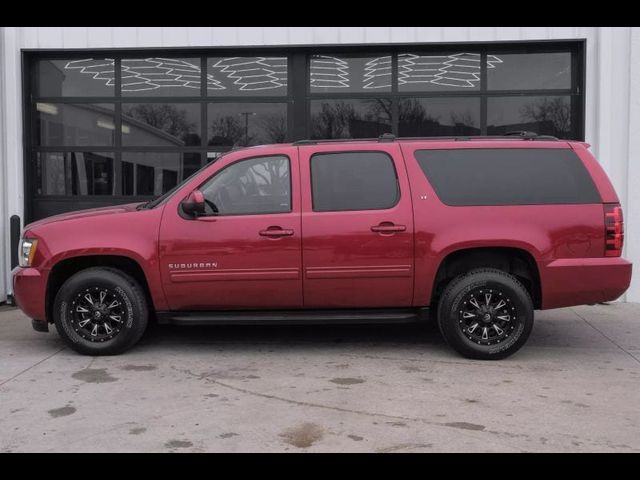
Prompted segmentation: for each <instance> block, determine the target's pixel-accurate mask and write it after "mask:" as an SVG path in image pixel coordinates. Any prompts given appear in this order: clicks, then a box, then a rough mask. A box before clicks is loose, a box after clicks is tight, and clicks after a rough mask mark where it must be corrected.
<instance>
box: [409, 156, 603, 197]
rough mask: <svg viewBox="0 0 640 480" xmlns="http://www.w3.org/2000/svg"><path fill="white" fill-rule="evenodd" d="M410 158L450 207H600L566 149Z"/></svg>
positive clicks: (584, 172)
mask: <svg viewBox="0 0 640 480" xmlns="http://www.w3.org/2000/svg"><path fill="white" fill-rule="evenodd" d="M415 157H416V160H417V162H418V164H419V165H420V168H421V169H422V171H423V172H424V174H425V175H426V177H427V180H429V183H431V185H432V186H433V188H434V190H435V191H436V194H437V195H438V197H439V198H440V200H441V201H442V202H443V203H445V204H447V205H451V206H463V205H546V204H580V203H600V202H601V198H600V194H599V193H598V190H597V189H596V186H595V185H594V183H593V180H592V179H591V176H590V175H589V173H588V172H587V170H586V168H585V167H584V165H583V164H582V161H581V160H580V159H579V158H578V156H577V155H576V154H575V152H574V151H573V150H569V149H566V150H565V149H542V148H531V149H526V148H518V149H507V148H505V149H457V150H456V149H451V150H418V151H416V153H415Z"/></svg>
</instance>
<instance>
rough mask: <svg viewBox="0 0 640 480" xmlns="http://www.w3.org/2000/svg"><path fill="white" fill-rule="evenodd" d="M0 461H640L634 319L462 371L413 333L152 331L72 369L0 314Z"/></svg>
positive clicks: (559, 318) (553, 319)
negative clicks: (75, 456) (600, 456)
mask: <svg viewBox="0 0 640 480" xmlns="http://www.w3.org/2000/svg"><path fill="white" fill-rule="evenodd" d="M0 309H2V311H0V451H2V452H10V451H13V452H20V451H80V452H101V451H176V452H186V451H188V452H204V451H222V452H239V451H260V452H263V451H268V452H273V451H275V452H281V451H290V452H303V451H309V452H324V451H332V452H336V451H338V452H339V451H345V452H346V451H355V452H436V451H506V452H511V451H577V452H582V451H604V452H608V451H615V452H632V451H635V452H638V451H640V305H638V304H613V305H598V306H593V307H579V308H571V309H563V310H556V311H549V312H542V313H538V314H537V316H536V325H535V327H534V330H533V333H532V335H531V338H530V340H529V342H528V344H527V345H526V346H525V347H524V348H523V349H522V350H521V351H520V352H518V353H517V354H516V355H515V356H513V357H511V358H509V359H507V360H503V361H499V362H479V361H470V360H465V359H463V358H461V357H459V356H457V355H456V354H455V353H453V352H452V351H451V350H449V349H448V348H447V347H446V345H444V343H443V341H442V340H441V338H440V336H439V335H438V333H437V330H436V329H435V328H434V326H432V325H428V326H353V327H326V326H325V327H321V326H320V327H312V326H303V327H210V328H200V327H192V328H178V327H155V328H153V329H152V330H151V331H150V332H148V334H147V335H145V337H144V338H143V340H142V342H141V344H140V345H138V346H137V347H136V348H135V349H134V350H133V351H131V352H130V353H128V354H125V355H122V356H118V357H98V358H91V357H83V356H80V355H77V354H75V353H74V352H73V351H70V350H69V349H67V348H64V345H63V343H62V342H61V340H60V339H59V338H58V336H57V334H56V333H55V330H53V331H52V332H51V333H49V334H42V333H37V332H34V331H32V330H31V325H30V322H29V320H28V319H27V318H25V317H24V316H23V315H22V314H21V313H20V312H19V311H17V310H15V309H9V308H6V307H4V308H3V307H0Z"/></svg>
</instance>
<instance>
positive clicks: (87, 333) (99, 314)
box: [53, 267, 149, 355]
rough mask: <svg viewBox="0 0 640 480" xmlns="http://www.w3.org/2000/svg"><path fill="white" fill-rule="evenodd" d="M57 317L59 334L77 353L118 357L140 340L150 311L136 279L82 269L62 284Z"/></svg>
mask: <svg viewBox="0 0 640 480" xmlns="http://www.w3.org/2000/svg"><path fill="white" fill-rule="evenodd" d="M103 292H104V294H103ZM87 295H88V297H87ZM89 300H91V301H89ZM107 307H109V308H107ZM53 317H54V323H55V325H56V329H57V330H58V334H59V335H60V336H61V337H62V338H63V339H64V340H65V341H66V343H67V344H68V345H69V346H70V347H71V348H72V349H73V350H75V351H76V352H78V353H82V354H84V355H117V354H119V353H123V352H125V351H126V350H128V349H130V348H131V347H133V346H134V345H135V344H136V343H137V342H138V341H139V340H140V338H141V337H142V335H143V333H144V331H145V330H146V328H147V323H148V319H149V310H148V306H147V301H146V298H145V295H144V292H143V290H142V288H141V287H140V285H139V284H138V283H137V282H136V281H135V280H134V279H133V278H132V277H130V276H129V275H127V274H125V273H124V272H122V271H120V270H117V269H114V268H105V267H98V268H88V269H86V270H82V271H80V272H78V273H76V274H75V275H73V276H72V277H71V278H69V279H68V280H67V281H66V282H65V283H64V284H63V285H62V287H61V288H60V290H59V291H58V293H57V295H56V298H55V300H54V304H53Z"/></svg>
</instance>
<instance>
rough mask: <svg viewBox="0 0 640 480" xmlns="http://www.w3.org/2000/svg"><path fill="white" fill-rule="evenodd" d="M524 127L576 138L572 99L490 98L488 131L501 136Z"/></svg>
mask: <svg viewBox="0 0 640 480" xmlns="http://www.w3.org/2000/svg"><path fill="white" fill-rule="evenodd" d="M522 130H526V131H530V132H536V133H539V134H545V135H553V136H556V137H558V138H566V139H569V138H575V134H574V132H573V125H572V124H571V98H570V97H569V96H550V97H493V98H492V97H489V99H488V105H487V133H488V134H489V135H502V134H504V133H507V132H511V131H522Z"/></svg>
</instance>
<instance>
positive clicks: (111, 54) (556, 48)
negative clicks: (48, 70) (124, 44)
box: [21, 38, 587, 222]
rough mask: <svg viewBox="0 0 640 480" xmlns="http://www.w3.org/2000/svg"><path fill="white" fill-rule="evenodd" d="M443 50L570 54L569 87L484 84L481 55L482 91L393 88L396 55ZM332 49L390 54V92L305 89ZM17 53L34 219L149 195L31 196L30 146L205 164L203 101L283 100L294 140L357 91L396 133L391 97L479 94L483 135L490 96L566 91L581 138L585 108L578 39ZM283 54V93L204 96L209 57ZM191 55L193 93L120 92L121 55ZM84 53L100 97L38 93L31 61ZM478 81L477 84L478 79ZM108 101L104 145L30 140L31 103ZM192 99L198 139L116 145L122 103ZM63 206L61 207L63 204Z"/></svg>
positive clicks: (28, 205)
mask: <svg viewBox="0 0 640 480" xmlns="http://www.w3.org/2000/svg"><path fill="white" fill-rule="evenodd" d="M446 52H453V53H460V52H469V53H475V52H479V53H480V54H481V56H482V59H486V55H487V54H488V53H489V54H497V55H500V54H509V53H515V54H523V53H558V52H569V53H570V54H571V88H570V89H569V90H563V91H557V90H533V91H519V90H499V91H498V90H491V91H488V90H487V78H486V76H487V69H486V67H485V65H486V63H484V62H482V63H481V65H482V66H483V68H482V71H481V77H482V78H481V81H482V82H483V85H484V90H483V89H482V88H481V90H480V92H476V91H473V92H470V91H460V92H456V91H439V90H437V91H431V92H414V91H411V92H399V91H398V85H397V84H398V81H397V78H398V55H399V54H401V53H414V54H417V55H432V54H437V55H440V54H444V53H446ZM314 54H320V55H335V56H338V57H349V56H351V57H369V56H373V57H377V56H386V55H391V57H392V89H391V92H376V91H372V92H366V93H354V92H344V93H311V92H310V79H309V77H310V72H309V66H310V65H309V63H310V59H311V56H312V55H314ZM21 55H22V92H23V93H22V122H23V162H24V175H23V182H24V193H25V194H24V212H25V219H24V220H25V222H29V221H33V220H36V219H39V218H42V215H43V214H44V213H43V214H41V213H40V212H45V211H46V212H48V213H46V214H47V215H48V214H50V212H51V211H54V210H55V211H56V213H62V212H65V211H69V210H74V209H78V208H90V207H94V206H96V205H97V204H98V203H101V204H103V205H113V204H118V203H131V202H139V201H145V200H150V199H151V197H149V196H129V195H124V194H122V193H121V192H120V193H117V194H114V195H106V196H96V195H94V196H69V197H66V196H50V195H38V194H36V189H35V181H36V179H35V161H34V159H35V154H36V153H38V152H42V153H44V152H61V153H65V152H83V151H84V152H101V151H104V152H115V161H116V163H118V162H120V161H121V159H122V154H123V153H124V152H128V151H130V152H139V151H146V152H150V153H151V152H193V151H198V152H200V153H201V165H202V166H204V165H206V164H207V163H209V160H210V157H209V155H210V154H216V153H223V152H226V151H229V149H228V148H227V147H223V146H209V145H207V142H208V127H209V121H208V114H207V110H208V108H207V105H209V104H213V103H218V102H221V103H237V104H242V103H270V102H275V103H285V104H286V106H287V107H286V114H287V119H286V125H287V138H286V140H285V142H290V141H297V140H302V139H306V138H309V137H310V133H311V132H310V128H311V125H310V123H311V118H310V101H311V100H314V99H317V100H321V99H345V100H346V99H350V98H353V99H359V98H387V99H391V101H392V111H393V114H392V123H391V131H392V133H394V134H396V136H398V102H399V100H400V99H402V98H405V97H411V98H418V97H419V98H432V97H436V98H449V97H455V96H467V97H479V98H480V99H481V107H480V108H481V110H480V119H481V125H480V129H481V134H486V129H487V125H486V119H487V103H488V101H487V99H488V98H490V97H492V96H521V95H542V96H549V95H550V96H553V95H568V96H569V99H570V109H571V124H572V127H571V129H572V133H571V135H572V137H571V138H574V139H577V140H584V136H585V113H586V95H585V89H584V87H585V82H586V68H585V64H586V55H587V52H586V39H584V38H574V39H559V40H556V39H554V40H514V41H471V42H441V43H418V42H414V43H410V42H407V43H391V44H389V43H386V44H381V43H366V44H322V45H316V44H309V45H291V46H255V45H245V46H217V47H186V46H185V47H182V46H181V47H152V48H144V47H132V48H98V49H95V48H71V49H39V48H23V49H21ZM227 56H228V57H243V56H245V57H247V56H248V57H255V56H265V57H286V58H287V92H286V95H284V96H262V95H261V96H209V95H208V92H207V74H208V72H209V69H208V63H209V58H210V57H227ZM150 57H164V58H199V59H200V65H201V81H200V91H199V92H198V90H197V89H195V90H196V91H195V92H194V93H195V94H196V95H194V96H186V95H181V96H157V97H156V96H149V95H147V96H133V95H131V96H129V95H123V94H122V90H121V89H122V69H121V66H122V60H123V59H135V58H138V59H139V58H150ZM85 58H94V59H102V60H104V59H113V60H114V74H113V76H114V78H113V83H114V89H113V93H112V94H110V95H106V96H77V97H70V96H69V97H62V96H59V97H44V96H40V95H39V90H38V82H39V76H38V75H36V73H37V72H38V67H37V63H38V62H39V61H42V60H44V61H46V60H66V61H71V60H79V59H85ZM481 85H482V84H481ZM36 102H52V103H78V104H82V103H108V104H111V103H113V104H115V111H114V117H115V118H114V123H115V126H116V135H115V144H114V145H112V146H102V147H97V146H91V145H87V146H83V147H78V146H76V147H73V146H66V145H65V146H63V145H60V146H47V147H42V146H38V145H37V142H35V141H34V139H35V133H36V129H35V117H36V115H35V103H36ZM183 102H184V103H192V102H195V103H199V104H201V113H200V114H201V121H200V128H201V132H200V137H201V144H200V145H195V146H188V147H187V146H170V147H167V146H161V147H145V146H123V145H122V138H121V137H122V133H121V129H122V115H121V113H122V112H121V104H122V103H183ZM115 184H116V185H122V181H121V179H118V178H116V179H115ZM49 200H51V201H54V202H55V207H54V208H48V207H47V205H46V204H47V202H48V201H49ZM65 205H67V206H65Z"/></svg>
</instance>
